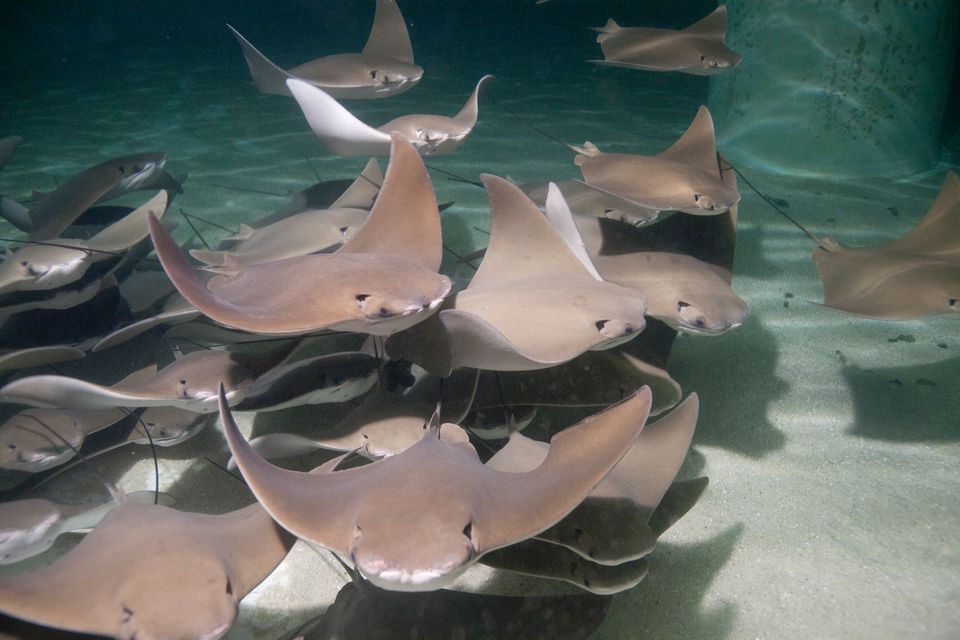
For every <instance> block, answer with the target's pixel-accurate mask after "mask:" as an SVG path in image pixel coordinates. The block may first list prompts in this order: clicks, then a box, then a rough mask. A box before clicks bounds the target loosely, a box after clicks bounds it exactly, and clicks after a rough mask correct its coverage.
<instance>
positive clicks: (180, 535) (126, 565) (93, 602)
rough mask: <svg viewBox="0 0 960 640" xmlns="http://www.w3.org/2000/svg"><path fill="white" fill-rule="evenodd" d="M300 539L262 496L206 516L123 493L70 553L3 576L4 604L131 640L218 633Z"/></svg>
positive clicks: (209, 637) (54, 622) (0, 602)
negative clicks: (278, 522)
mask: <svg viewBox="0 0 960 640" xmlns="http://www.w3.org/2000/svg"><path fill="white" fill-rule="evenodd" d="M173 541H175V543H173ZM292 543H293V539H292V537H290V536H289V535H287V534H286V533H285V532H284V531H283V530H282V529H280V528H279V527H278V526H277V525H276V524H275V523H274V522H273V520H271V519H270V517H269V516H268V515H267V514H266V512H265V511H264V510H263V509H262V508H261V507H260V506H259V505H257V504H253V505H250V506H249V507H245V508H243V509H240V510H238V511H233V512H230V513H226V514H223V515H207V514H200V513H188V512H182V511H176V510H174V509H171V508H169V507H164V506H160V505H153V504H138V503H137V502H135V501H133V500H130V499H122V500H121V502H120V504H118V505H117V506H116V507H115V508H114V509H113V511H111V512H110V513H109V514H108V515H107V516H106V517H105V518H104V519H103V521H102V522H101V523H100V525H99V526H98V527H97V528H96V529H94V530H93V532H92V533H90V534H88V535H87V536H86V537H85V538H84V539H83V540H82V541H81V542H80V544H78V545H77V546H76V547H75V548H74V549H73V550H72V551H70V552H69V553H68V554H67V555H65V556H63V557H62V558H59V559H58V560H56V561H54V562H53V563H52V564H50V565H48V566H46V567H43V568H40V569H37V570H35V571H31V572H29V573H25V574H21V575H16V576H10V577H4V578H0V611H2V612H4V613H7V614H9V615H12V616H15V617H17V618H20V619H23V620H26V621H29V622H33V623H36V624H42V625H45V626H49V627H56V628H60V629H68V630H72V631H80V632H84V633H96V634H100V635H105V636H109V637H112V638H117V639H124V640H127V639H129V638H135V637H139V638H202V639H204V640H215V639H216V638H220V637H221V636H223V634H225V633H226V632H227V630H228V629H229V628H230V626H231V625H232V624H233V621H234V618H235V617H236V611H237V603H238V602H239V601H240V600H241V599H243V597H244V596H246V595H247V593H249V592H250V591H251V590H252V589H253V588H254V587H255V586H256V585H257V584H259V583H260V582H261V581H262V580H263V579H264V578H265V577H266V576H267V575H268V574H269V573H270V572H271V571H273V569H274V568H275V567H276V566H277V565H278V564H279V563H280V561H281V560H282V559H283V558H284V556H285V555H286V554H287V551H289V549H290V546H291V545H292Z"/></svg>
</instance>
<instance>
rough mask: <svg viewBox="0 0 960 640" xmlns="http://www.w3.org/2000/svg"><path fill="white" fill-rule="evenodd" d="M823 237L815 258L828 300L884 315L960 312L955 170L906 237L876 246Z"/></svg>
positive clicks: (959, 204) (959, 190)
mask: <svg viewBox="0 0 960 640" xmlns="http://www.w3.org/2000/svg"><path fill="white" fill-rule="evenodd" d="M818 242H819V244H820V247H819V248H817V249H815V250H814V252H813V261H814V264H816V266H817V273H818V274H819V276H820V279H821V280H822V281H823V290H824V302H823V304H824V306H827V307H830V308H832V309H837V310H839V311H845V312H846V313H852V314H854V315H859V316H866V317H869V318H878V319H882V320H910V319H913V318H922V317H924V316H929V315H934V314H940V313H957V312H960V302H958V301H960V180H958V179H957V175H956V174H955V173H953V172H952V171H950V172H948V173H947V175H946V178H945V179H944V181H943V186H942V187H940V193H939V195H938V196H937V199H936V200H935V201H934V203H933V205H931V207H930V210H929V211H927V213H926V215H924V217H923V219H922V220H920V222H919V223H917V225H916V226H915V227H914V228H913V229H911V230H910V231H909V232H908V233H907V234H906V235H904V236H903V237H902V238H899V239H897V240H894V241H892V242H888V243H886V244H882V245H879V246H875V247H844V246H843V245H841V244H840V243H839V242H837V241H836V240H834V239H832V238H826V239H822V240H819V241H818Z"/></svg>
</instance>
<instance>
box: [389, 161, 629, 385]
mask: <svg viewBox="0 0 960 640" xmlns="http://www.w3.org/2000/svg"><path fill="white" fill-rule="evenodd" d="M481 179H482V180H483V183H484V186H485V187H486V189H487V194H488V197H489V198H490V217H491V229H490V245H489V247H488V248H487V251H486V254H485V256H484V258H483V262H482V263H481V264H480V267H479V269H478V270H477V273H476V274H475V275H474V277H473V279H472V280H471V282H470V284H469V286H468V287H467V288H466V289H464V290H463V291H460V292H459V293H457V294H456V295H455V296H453V297H452V298H451V299H450V300H449V301H448V302H447V304H446V305H444V309H443V310H442V311H441V312H440V313H439V314H438V318H437V319H436V320H435V321H431V322H429V323H425V324H424V325H423V326H422V327H415V328H414V329H413V330H412V331H410V332H407V333H406V334H401V335H398V336H394V337H393V338H391V339H390V341H389V342H388V343H387V351H388V352H389V353H390V354H391V356H393V357H403V358H406V359H408V360H411V361H413V362H416V363H417V364H419V365H421V366H423V367H424V368H426V369H428V370H430V371H433V372H434V373H438V374H441V375H443V374H445V373H448V372H449V371H450V370H452V369H455V368H458V367H473V368H477V369H491V370H496V371H517V370H527V369H539V368H546V367H551V366H554V365H557V364H560V363H563V362H567V361H569V360H572V359H573V358H575V357H577V356H578V355H580V354H582V353H584V352H585V351H588V350H591V349H608V348H610V347H613V346H615V345H617V344H621V343H623V342H626V341H628V340H630V339H632V338H634V337H636V334H637V333H638V332H639V331H640V330H641V329H643V327H644V317H643V315H644V312H645V311H646V302H645V300H644V299H643V296H642V295H639V294H638V293H637V292H636V291H635V290H630V289H625V288H623V287H620V286H617V285H614V284H610V283H606V282H600V281H598V280H596V279H595V277H594V276H593V275H592V274H591V273H590V272H589V271H588V270H587V269H586V268H585V267H584V266H583V264H582V263H581V262H580V261H579V260H578V259H577V257H576V256H575V255H574V254H573V253H571V251H570V249H569V248H568V247H567V245H566V244H565V243H564V241H563V239H562V238H561V237H560V236H559V235H558V234H557V233H556V232H555V231H554V230H553V229H552V227H551V226H550V223H549V222H547V220H546V219H544V217H543V215H541V213H540V212H539V211H538V210H537V207H536V205H534V204H533V202H531V201H530V199H529V198H527V197H526V195H524V193H523V192H522V191H521V190H520V189H519V188H518V187H516V186H515V185H513V184H511V183H510V182H508V181H506V180H504V179H502V178H498V177H496V176H491V175H483V176H481ZM437 325H439V326H437ZM444 342H446V344H444Z"/></svg>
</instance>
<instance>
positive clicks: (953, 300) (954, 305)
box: [947, 298, 957, 309]
mask: <svg viewBox="0 0 960 640" xmlns="http://www.w3.org/2000/svg"><path fill="white" fill-rule="evenodd" d="M947 306H949V307H950V308H951V309H956V308H957V299H956V298H950V300H949V301H947Z"/></svg>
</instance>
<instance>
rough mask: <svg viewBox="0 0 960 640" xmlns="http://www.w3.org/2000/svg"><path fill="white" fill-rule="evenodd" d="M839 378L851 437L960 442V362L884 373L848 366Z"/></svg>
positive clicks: (884, 371) (927, 365) (885, 369)
mask: <svg viewBox="0 0 960 640" xmlns="http://www.w3.org/2000/svg"><path fill="white" fill-rule="evenodd" d="M843 376H844V378H845V379H846V381H847V387H848V388H849V389H850V395H851V398H852V399H853V405H854V415H855V418H856V420H855V422H854V425H853V427H851V428H850V430H849V433H851V434H852V435H858V436H863V437H866V438H875V439H878V440H890V441H893V442H953V441H957V440H960V420H958V417H957V416H960V358H952V359H950V360H944V361H942V362H937V363H934V364H925V365H918V366H913V367H889V368H884V369H861V368H859V367H856V366H853V365H849V366H846V367H844V368H843Z"/></svg>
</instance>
